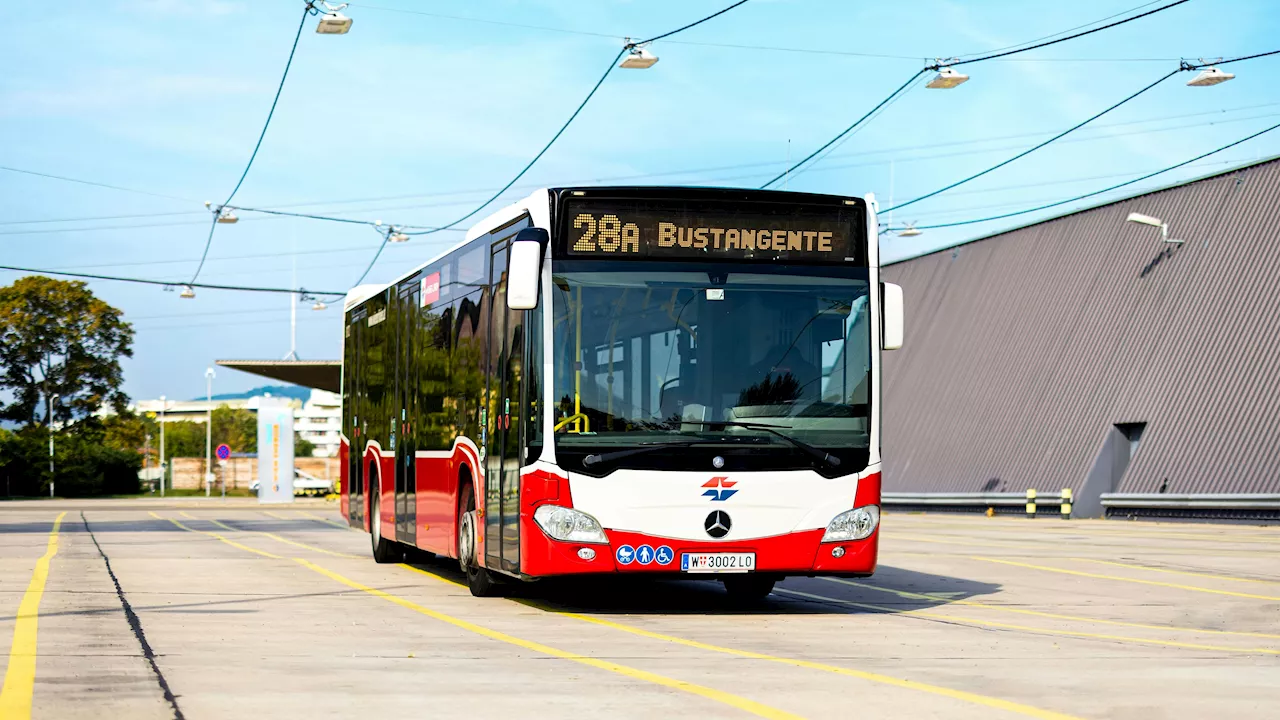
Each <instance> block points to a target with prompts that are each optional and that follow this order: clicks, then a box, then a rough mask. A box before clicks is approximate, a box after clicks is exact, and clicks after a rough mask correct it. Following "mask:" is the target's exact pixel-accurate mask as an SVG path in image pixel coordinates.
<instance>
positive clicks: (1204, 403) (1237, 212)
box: [883, 161, 1280, 493]
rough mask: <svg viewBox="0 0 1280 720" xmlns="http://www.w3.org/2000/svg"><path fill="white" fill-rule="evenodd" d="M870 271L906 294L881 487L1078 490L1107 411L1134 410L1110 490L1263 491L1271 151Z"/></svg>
mask: <svg viewBox="0 0 1280 720" xmlns="http://www.w3.org/2000/svg"><path fill="white" fill-rule="evenodd" d="M1133 211H1137V212H1142V213H1145V214H1147V215H1154V216H1156V217H1159V218H1161V219H1163V220H1165V221H1166V222H1168V223H1169V226H1170V230H1171V237H1178V238H1183V239H1185V240H1186V242H1185V244H1183V245H1182V246H1180V247H1176V248H1175V247H1174V246H1166V245H1165V244H1164V243H1163V242H1162V241H1161V240H1160V234H1159V230H1158V229H1156V228H1153V227H1148V226H1143V225H1137V224H1134V223H1127V222H1125V218H1126V217H1127V215H1128V213H1130V212H1133ZM884 279H885V280H886V281H888V282H895V283H898V284H900V285H902V287H903V290H904V293H905V299H906V311H907V331H906V344H905V347H904V348H903V349H902V350H898V351H896V352H890V353H886V354H885V365H884V367H885V385H884V389H885V401H884V403H885V404H884V411H883V412H884V414H883V417H884V423H885V425H884V440H883V448H884V455H885V466H884V467H885V489H886V490H890V491H904V492H908V491H916V492H929V491H953V492H964V491H978V490H984V489H985V490H990V491H999V490H1005V491H1021V490H1023V489H1025V488H1028V487H1036V488H1039V489H1047V490H1051V489H1058V488H1064V487H1070V488H1073V489H1078V488H1080V486H1081V484H1082V483H1083V482H1084V479H1085V477H1086V476H1087V475H1088V474H1089V472H1090V470H1091V468H1093V466H1094V463H1095V460H1096V458H1097V457H1098V454H1099V450H1100V449H1101V448H1102V445H1103V442H1104V439H1105V438H1106V436H1107V434H1108V433H1109V432H1110V431H1111V429H1112V428H1113V426H1114V425H1115V424H1116V423H1128V422H1145V423H1147V426H1146V431H1145V434H1144V435H1143V436H1142V441H1141V443H1140V445H1139V446H1138V449H1137V452H1136V453H1135V454H1134V455H1133V458H1132V460H1131V462H1130V463H1129V466H1128V469H1127V471H1126V472H1125V474H1124V476H1123V479H1122V481H1121V482H1120V483H1119V485H1118V487H1117V488H1116V491H1118V492H1157V491H1159V489H1160V487H1161V485H1162V484H1163V483H1164V481H1165V480H1166V479H1167V481H1168V492H1171V493H1198V492H1280V161H1268V162H1264V163H1261V164H1258V165H1254V166H1251V167H1245V168H1241V169H1237V170H1234V171H1231V172H1228V173H1224V174H1221V175H1217V176H1214V177H1210V178H1206V179H1203V180H1198V181H1195V182H1192V183H1189V184H1186V185H1182V186H1178V187H1173V188H1170V189H1166V190H1160V191H1157V192H1153V193H1149V194H1146V195H1142V196H1138V197H1135V198H1130V199H1127V200H1123V201H1119V202H1115V203H1111V204H1108V205H1104V206H1101V207H1097V208H1093V209H1090V210H1086V211H1082V212H1079V213H1076V214H1073V215H1069V216H1065V217H1061V218H1058V219H1054V220H1049V221H1046V222H1043V223H1039V224H1036V225H1032V226H1028V227H1025V228H1021V229H1018V230H1014V231H1011V232H1007V233H1003V234H1000V235H996V236H992V237H989V238H985V239H982V240H979V241H975V242H972V243H969V244H966V245H963V246H960V247H957V248H955V249H948V250H944V251H940V252H937V253H934V254H931V255H927V256H923V257H919V258H914V259H912V260H908V261H904V262H900V263H896V264H893V265H890V266H887V267H886V268H885V271H884Z"/></svg>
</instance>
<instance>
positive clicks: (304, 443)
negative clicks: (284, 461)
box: [293, 433, 316, 458]
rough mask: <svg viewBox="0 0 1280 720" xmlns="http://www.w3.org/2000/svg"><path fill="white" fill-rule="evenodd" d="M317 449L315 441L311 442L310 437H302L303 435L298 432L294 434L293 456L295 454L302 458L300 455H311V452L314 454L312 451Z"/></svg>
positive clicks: (296, 456)
mask: <svg viewBox="0 0 1280 720" xmlns="http://www.w3.org/2000/svg"><path fill="white" fill-rule="evenodd" d="M315 451H316V445H315V443H313V442H311V441H310V440H308V439H306V438H304V437H302V436H301V435H298V434H296V433H295V434H294V436H293V456H294V457H295V458H300V457H311V454H312V453H314V452H315Z"/></svg>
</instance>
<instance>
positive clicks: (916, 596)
mask: <svg viewBox="0 0 1280 720" xmlns="http://www.w3.org/2000/svg"><path fill="white" fill-rule="evenodd" d="M819 579H821V580H826V581H828V582H834V583H840V584H842V585H852V586H853V587H859V588H866V589H868V590H875V591H877V592H885V593H890V594H893V595H897V596H898V597H902V598H907V599H912V600H927V601H929V602H933V603H945V604H949V605H967V606H970V607H980V608H986V609H988V610H998V611H1000V612H1008V613H1017V614H1019V615H1034V616H1036V617H1046V618H1052V619H1054V620H1071V621H1073V622H1084V623H1097V624H1100V625H1118V626H1122V627H1133V628H1141V629H1144V630H1163V631H1170V632H1188V633H1204V634H1208V635H1240V636H1243V637H1259V638H1270V639H1278V640H1280V635H1272V634H1269V633H1255V632H1245V631H1243V630H1210V629H1208V628H1192V627H1180V626H1177V625H1147V624H1144V623H1135V622H1126V621H1124V620H1102V619H1099V618H1091V617H1084V616H1081V615H1063V614H1061V613H1051V612H1044V611H1041V610H1027V609H1025V608H1017V607H1010V606H1007V605H997V604H995V603H984V602H978V601H976V600H961V599H951V598H942V597H938V596H936V595H926V594H922V593H915V592H910V591H908V590H897V589H894V588H887V587H879V586H877V585H871V584H868V583H862V582H857V581H855V580H844V579H842V578H831V577H824V578H819Z"/></svg>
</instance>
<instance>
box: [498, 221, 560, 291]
mask: <svg viewBox="0 0 1280 720" xmlns="http://www.w3.org/2000/svg"><path fill="white" fill-rule="evenodd" d="M549 240H550V235H548V234H547V231H546V230H544V229H542V228H525V229H523V230H521V231H520V232H518V233H516V239H515V240H514V241H512V243H511V255H510V257H509V258H508V261H507V307H508V308H510V309H512V310H532V309H534V308H536V307H538V286H539V282H538V281H539V280H540V279H541V278H542V252H543V249H544V248H545V247H546V246H547V243H548V241H549Z"/></svg>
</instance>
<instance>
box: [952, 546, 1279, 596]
mask: <svg viewBox="0 0 1280 720" xmlns="http://www.w3.org/2000/svg"><path fill="white" fill-rule="evenodd" d="M972 559H973V560H981V561H983V562H992V563H1000V564H1001V565H1013V566H1014V567H1023V568H1030V569H1032V570H1043V571H1045V572H1054V573H1062V574H1063V575H1076V576H1078V577H1088V578H1096V579H1099V580H1118V581H1120V582H1130V583H1137V584H1139V585H1155V586H1157V587H1168V588H1177V589H1179V590H1191V591H1193V592H1202V593H1212V594H1214V595H1231V596H1232V597H1242V598H1253V599H1254V600H1272V601H1277V602H1280V597H1273V596H1271V595H1252V594H1250V593H1242V592H1233V591H1231V590H1214V589H1211V588H1205V587H1197V586H1195V585H1179V584H1177V583H1167V582H1157V581H1155V580H1138V579H1137V578H1127V577H1121V576H1119V575H1100V574H1097V573H1087V572H1080V571H1079V570H1065V569H1063V568H1056V567H1049V566H1047V565H1032V564H1031V563H1022V562H1014V561H1013V560H1001V559H999V558H989V557H979V556H977V555H974V556H972Z"/></svg>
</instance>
